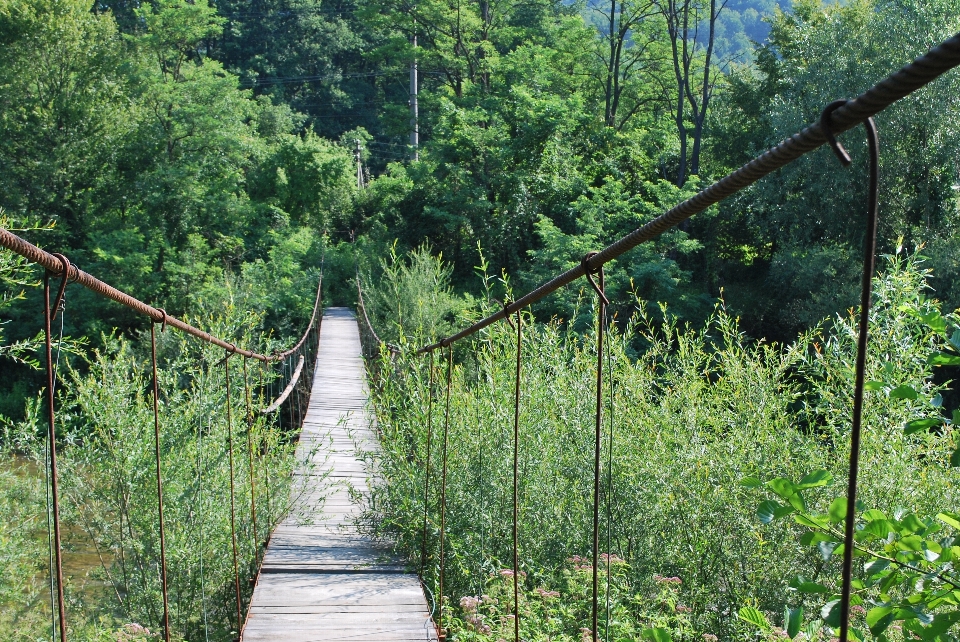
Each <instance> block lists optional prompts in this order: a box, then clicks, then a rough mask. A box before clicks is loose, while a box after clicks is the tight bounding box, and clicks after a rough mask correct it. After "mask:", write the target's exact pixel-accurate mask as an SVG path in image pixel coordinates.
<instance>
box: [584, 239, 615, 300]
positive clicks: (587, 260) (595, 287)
mask: <svg viewBox="0 0 960 642" xmlns="http://www.w3.org/2000/svg"><path fill="white" fill-rule="evenodd" d="M598 254H599V252H587V253H586V254H585V255H584V256H583V258H582V259H580V267H582V268H583V274H584V276H586V277H587V281H588V282H589V283H590V287H592V288H593V291H594V292H596V293H597V296H599V297H600V300H601V301H603V304H604V305H610V299H608V298H607V295H606V294H604V292H603V288H602V287H601V286H600V285H599V284H597V282H596V281H594V279H593V275H594V274H598V275H600V282H601V283H602V282H603V266H602V265H601V266H600V267H599V268H597V269H596V270H593V271H592V272H591V270H590V259H592V258H593V257H595V256H596V255H598Z"/></svg>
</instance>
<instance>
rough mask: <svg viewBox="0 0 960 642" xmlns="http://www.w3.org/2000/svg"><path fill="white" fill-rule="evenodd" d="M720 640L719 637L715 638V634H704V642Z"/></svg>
mask: <svg viewBox="0 0 960 642" xmlns="http://www.w3.org/2000/svg"><path fill="white" fill-rule="evenodd" d="M719 639H720V638H718V637H717V636H715V635H714V634H713V633H704V634H703V640H704V642H717V640H719Z"/></svg>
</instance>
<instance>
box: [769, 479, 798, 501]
mask: <svg viewBox="0 0 960 642" xmlns="http://www.w3.org/2000/svg"><path fill="white" fill-rule="evenodd" d="M767 487H768V488H770V490H772V491H773V492H775V493H776V494H777V495H780V497H782V498H784V499H789V498H790V496H791V495H793V494H794V493H795V492H796V490H797V489H796V487H795V486H794V485H793V482H791V481H790V480H789V479H784V478H783V477H777V478H776V479H771V480H770V481H768V482H767Z"/></svg>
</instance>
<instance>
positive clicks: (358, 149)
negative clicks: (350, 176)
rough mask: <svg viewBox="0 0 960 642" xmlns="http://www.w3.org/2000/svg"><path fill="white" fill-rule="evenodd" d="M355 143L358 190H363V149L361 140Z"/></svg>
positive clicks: (354, 153)
mask: <svg viewBox="0 0 960 642" xmlns="http://www.w3.org/2000/svg"><path fill="white" fill-rule="evenodd" d="M354 142H355V143H356V144H357V147H356V149H354V150H353V157H354V158H355V159H357V189H363V165H362V164H361V162H360V152H361V151H362V150H363V147H361V146H360V139H359V138H356V139H354Z"/></svg>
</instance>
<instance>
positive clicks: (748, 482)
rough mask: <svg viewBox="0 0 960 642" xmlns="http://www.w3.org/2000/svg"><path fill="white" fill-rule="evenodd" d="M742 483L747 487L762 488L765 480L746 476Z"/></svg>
mask: <svg viewBox="0 0 960 642" xmlns="http://www.w3.org/2000/svg"><path fill="white" fill-rule="evenodd" d="M740 485H741V486H744V487H746V488H760V487H761V486H763V482H762V481H760V480H759V479H757V478H756V477H744V478H743V479H741V480H740Z"/></svg>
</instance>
